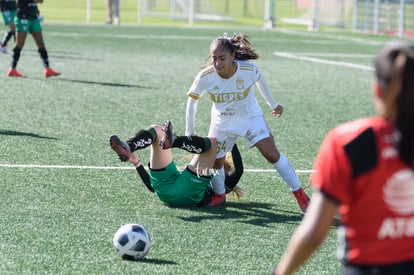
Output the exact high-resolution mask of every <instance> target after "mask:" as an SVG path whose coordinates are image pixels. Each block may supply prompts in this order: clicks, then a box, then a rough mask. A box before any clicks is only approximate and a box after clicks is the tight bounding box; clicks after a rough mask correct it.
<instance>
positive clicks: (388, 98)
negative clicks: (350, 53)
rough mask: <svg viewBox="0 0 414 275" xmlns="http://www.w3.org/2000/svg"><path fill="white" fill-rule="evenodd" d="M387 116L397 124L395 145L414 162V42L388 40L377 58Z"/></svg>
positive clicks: (376, 66)
mask: <svg viewBox="0 0 414 275" xmlns="http://www.w3.org/2000/svg"><path fill="white" fill-rule="evenodd" d="M375 73H376V77H377V79H378V81H379V83H380V85H381V88H382V91H383V99H384V105H385V109H386V112H387V113H386V114H385V115H386V117H387V118H388V119H390V120H391V121H392V122H393V123H394V125H395V129H394V134H393V139H394V144H395V146H396V147H397V149H398V152H399V155H400V157H401V159H402V160H403V161H404V162H406V163H408V164H410V165H412V164H413V161H414V77H413V75H414V45H411V44H406V43H403V42H391V43H388V44H387V45H386V46H385V47H384V48H383V49H382V50H381V52H380V54H379V55H378V56H377V58H376V60H375Z"/></svg>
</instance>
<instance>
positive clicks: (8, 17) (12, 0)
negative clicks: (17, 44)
mask: <svg viewBox="0 0 414 275" xmlns="http://www.w3.org/2000/svg"><path fill="white" fill-rule="evenodd" d="M0 9H1V15H2V16H3V22H4V25H6V26H8V27H9V30H8V31H7V32H6V33H5V34H4V36H3V38H2V40H1V42H0V51H1V52H2V53H7V43H8V42H9V40H10V39H11V38H13V40H16V36H15V33H16V27H15V25H14V17H15V16H16V9H17V5H16V0H0Z"/></svg>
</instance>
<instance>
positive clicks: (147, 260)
mask: <svg viewBox="0 0 414 275" xmlns="http://www.w3.org/2000/svg"><path fill="white" fill-rule="evenodd" d="M123 260H124V261H128V262H139V263H148V264H157V265H176V264H177V262H174V261H168V260H160V259H151V258H146V257H145V258H143V259H137V260H135V259H123Z"/></svg>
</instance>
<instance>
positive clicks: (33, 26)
mask: <svg viewBox="0 0 414 275" xmlns="http://www.w3.org/2000/svg"><path fill="white" fill-rule="evenodd" d="M38 3H43V0H18V1H17V11H16V16H15V18H14V24H15V25H16V45H15V47H14V49H13V54H12V61H11V66H10V69H9V70H8V72H7V76H11V77H24V75H22V74H21V73H20V72H18V71H17V70H16V67H17V63H18V62H19V59H20V54H21V50H22V48H23V46H24V43H25V41H26V37H27V34H28V33H30V34H31V35H32V36H33V39H34V41H35V42H36V45H37V48H38V52H39V55H40V58H41V59H42V62H43V66H44V76H45V77H51V76H58V75H60V73H59V72H56V71H54V70H53V69H52V68H50V66H49V56H48V53H47V50H46V47H45V42H44V40H43V35H42V27H41V26H40V20H39V18H38V15H39V9H38V7H37V4H38Z"/></svg>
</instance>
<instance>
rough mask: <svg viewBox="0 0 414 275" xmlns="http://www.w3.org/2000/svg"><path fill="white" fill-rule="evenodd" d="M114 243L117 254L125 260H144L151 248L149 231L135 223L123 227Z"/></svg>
mask: <svg viewBox="0 0 414 275" xmlns="http://www.w3.org/2000/svg"><path fill="white" fill-rule="evenodd" d="M112 242H113V244H114V246H115V250H116V253H117V254H118V255H119V256H120V257H121V258H122V259H124V260H138V259H142V258H144V256H145V255H146V254H147V253H148V251H149V250H150V247H151V237H150V234H149V233H148V231H147V230H146V229H145V228H144V227H143V226H142V225H139V224H134V223H129V224H125V225H123V226H121V227H120V228H119V229H118V231H116V233H115V235H114V238H113V240H112Z"/></svg>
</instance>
